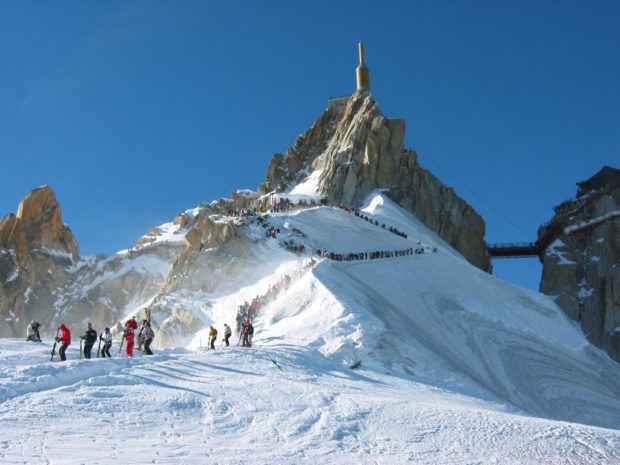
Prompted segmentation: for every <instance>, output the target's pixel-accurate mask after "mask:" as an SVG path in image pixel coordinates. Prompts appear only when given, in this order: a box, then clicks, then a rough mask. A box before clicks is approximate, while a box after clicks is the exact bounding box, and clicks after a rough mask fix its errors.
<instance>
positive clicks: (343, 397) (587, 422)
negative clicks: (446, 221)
mask: <svg viewBox="0 0 620 465" xmlns="http://www.w3.org/2000/svg"><path fill="white" fill-rule="evenodd" d="M365 213H366V214H368V215H370V216H371V217H372V218H373V219H377V220H378V221H379V223H380V224H381V223H385V224H386V227H389V226H393V227H395V228H397V229H398V230H399V231H402V232H405V233H406V234H407V236H408V237H407V238H404V237H401V236H399V235H396V234H392V233H390V232H389V231H387V230H386V229H383V228H382V227H381V226H376V225H375V224H372V223H370V222H369V221H365V220H363V219H361V218H358V217H356V216H355V215H354V214H352V213H349V212H345V211H343V210H339V209H333V208H326V207H321V208H313V209H309V210H305V211H301V212H297V213H290V214H286V213H280V214H274V215H269V217H268V221H269V223H270V224H272V225H274V226H278V227H279V228H280V230H281V234H280V236H279V239H265V238H264V237H263V236H261V232H262V231H261V229H260V228H258V227H257V226H250V227H248V229H247V231H245V234H247V235H248V237H250V238H251V239H252V240H253V241H255V243H256V251H257V252H256V253H257V255H258V256H260V257H261V259H262V260H264V270H265V271H264V272H262V273H259V274H257V275H256V281H255V282H254V283H251V284H249V285H248V283H247V282H244V284H243V286H241V287H239V288H237V289H236V290H234V291H233V292H230V293H227V294H226V295H219V294H218V295H207V294H204V295H203V294H193V296H194V299H195V300H197V299H198V298H200V299H203V301H205V302H208V305H202V304H201V303H200V302H198V301H194V302H191V299H192V294H188V296H185V297H183V299H185V301H184V302H183V305H185V306H187V307H189V308H190V309H191V310H192V311H194V310H195V311H196V312H199V313H200V314H201V318H210V319H211V320H212V321H213V323H214V324H215V325H216V327H217V328H218V329H220V333H222V332H223V331H222V329H223V328H222V326H223V323H224V322H228V323H229V324H231V325H232V323H233V321H234V309H235V308H236V306H237V305H239V304H241V303H243V301H245V300H251V299H252V298H253V297H254V296H256V295H261V294H263V293H264V292H265V291H266V289H267V288H268V287H269V285H270V284H273V283H274V282H276V281H277V280H278V279H280V277H281V275H282V274H284V273H286V274H289V275H292V276H294V278H295V279H294V280H293V283H292V285H291V287H290V289H288V290H287V291H286V292H283V293H281V294H280V295H279V297H278V298H277V299H276V300H275V301H274V302H273V303H271V304H270V305H268V306H267V307H266V308H264V309H263V310H262V311H261V314H260V315H259V318H258V320H257V322H256V329H257V331H256V336H255V346H254V347H253V348H252V349H244V348H240V347H236V339H237V337H236V336H233V346H232V347H230V348H221V346H219V345H218V349H217V350H215V351H206V350H204V348H202V347H201V346H202V345H203V344H206V335H205V334H204V333H199V334H197V335H196V336H195V337H194V340H193V341H192V342H191V343H190V344H189V345H188V347H187V348H177V349H165V350H157V348H156V355H155V356H154V357H151V358H148V357H136V358H134V359H126V358H124V357H120V356H119V355H118V352H117V347H115V348H113V354H114V356H115V358H114V359H112V360H103V359H95V360H88V361H87V360H79V359H78V354H77V350H75V347H76V346H77V342H74V346H72V349H71V350H70V353H69V361H67V362H65V363H55V362H53V363H50V362H49V361H48V360H49V350H50V346H49V345H43V346H41V345H33V344H28V343H25V342H22V341H17V340H11V339H3V340H2V339H0V463H2V464H4V463H53V464H74V463H88V464H108V463H119V464H131V463H136V464H144V463H163V464H203V463H209V464H242V463H243V464H247V463H252V464H331V463H347V464H348V463H351V464H353V463H356V464H357V463H363V464H366V463H368V464H371V463H372V464H380V463H385V464H395V463H416V464H418V463H422V464H472V463H480V464H533V463H536V464H615V463H620V429H619V428H620V367H619V366H618V365H617V364H615V363H614V362H613V361H611V360H610V359H609V358H608V357H607V356H606V355H605V354H604V353H603V352H601V351H599V350H598V349H596V348H594V347H592V346H591V345H590V344H589V343H588V342H587V340H586V339H585V337H584V335H583V334H582V333H581V331H580V330H579V329H578V328H577V327H576V326H575V325H574V324H573V323H572V322H571V321H569V320H568V319H567V318H566V317H565V316H564V314H563V313H562V312H561V311H560V310H559V309H558V308H557V307H556V306H555V304H553V303H552V302H551V301H550V299H548V298H546V297H544V296H542V295H541V294H537V293H534V292H530V291H526V290H524V289H520V288H517V287H514V286H511V285H509V284H507V283H505V282H502V281H499V280H497V279H495V278H494V277H493V276H490V275H488V274H486V273H483V272H481V271H479V270H477V269H476V268H474V267H472V266H471V265H469V264H468V263H467V262H466V261H465V260H464V259H463V258H462V257H460V256H459V255H458V253H456V252H455V251H453V250H452V249H451V248H450V247H449V246H447V245H446V244H445V243H443V241H441V240H440V239H439V238H437V236H436V235H435V234H433V233H431V232H430V231H428V230H427V229H426V228H425V227H424V225H422V224H421V223H420V222H419V221H417V220H416V219H415V218H414V217H413V216H411V215H409V214H407V213H406V212H404V211H403V210H401V209H400V208H398V207H397V206H395V205H394V204H392V203H391V202H390V201H389V200H388V199H386V198H385V197H383V196H381V195H380V194H377V195H375V196H374V197H372V198H371V199H369V202H368V207H367V209H365ZM291 238H294V239H295V240H296V241H298V242H303V243H304V244H305V245H306V247H307V249H308V250H309V251H310V252H314V251H316V250H318V249H319V248H326V249H327V250H329V251H334V252H338V253H359V252H373V251H377V250H386V251H390V250H405V249H407V248H418V249H419V248H423V249H424V251H425V253H424V254H412V255H404V256H397V257H390V258H379V259H374V260H360V261H347V262H337V261H332V260H328V259H322V260H320V261H319V262H318V263H317V264H316V265H315V266H314V267H313V268H311V269H310V270H309V271H306V272H303V271H301V270H303V267H304V265H305V264H306V263H307V261H308V259H309V255H306V256H298V255H295V254H293V253H289V252H286V251H284V250H283V249H282V247H281V245H282V241H284V240H290V239H291ZM435 249H436V250H437V252H434V250H435ZM179 298H181V297H179ZM355 362H361V367H360V368H359V369H357V370H351V369H350V368H349V366H350V365H351V364H353V363H355Z"/></svg>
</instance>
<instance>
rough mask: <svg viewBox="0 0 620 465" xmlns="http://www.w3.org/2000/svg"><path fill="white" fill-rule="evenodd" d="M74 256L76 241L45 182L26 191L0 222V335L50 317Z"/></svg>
mask: <svg viewBox="0 0 620 465" xmlns="http://www.w3.org/2000/svg"><path fill="white" fill-rule="evenodd" d="M78 258H79V246H78V244H77V242H76V240H75V238H74V237H73V234H72V233H71V230H70V229H69V227H68V226H66V225H65V224H63V222H62V212H61V209H60V205H59V204H58V201H57V200H56V196H55V195H54V192H53V191H52V189H50V187H49V186H43V187H39V188H37V189H34V190H33V191H31V192H30V193H29V194H28V195H27V196H26V197H25V198H24V199H23V200H22V201H21V202H20V204H19V208H18V210H17V215H13V214H8V215H6V216H5V217H4V218H3V219H2V221H0V318H2V321H3V322H4V323H5V324H2V325H0V336H2V337H6V336H13V335H16V334H20V335H21V334H23V332H24V329H23V328H22V326H24V327H25V324H26V323H27V322H29V321H30V320H31V319H33V318H35V317H36V318H40V315H42V314H43V315H47V316H48V317H50V316H51V313H53V312H52V306H53V304H54V302H55V300H56V296H57V290H58V289H59V288H62V287H63V286H64V285H65V284H66V283H67V281H68V279H69V277H68V272H67V271H66V270H67V268H68V267H70V266H71V265H72V264H73V262H74V261H76V260H77V259H78Z"/></svg>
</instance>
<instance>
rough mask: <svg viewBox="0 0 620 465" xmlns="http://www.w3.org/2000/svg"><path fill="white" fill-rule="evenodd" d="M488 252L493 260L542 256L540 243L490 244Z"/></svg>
mask: <svg viewBox="0 0 620 465" xmlns="http://www.w3.org/2000/svg"><path fill="white" fill-rule="evenodd" d="M487 250H488V251H489V254H490V255H491V257H493V258H525V257H537V256H539V255H540V251H541V250H540V244H539V243H538V242H513V243H507V244H488V245H487Z"/></svg>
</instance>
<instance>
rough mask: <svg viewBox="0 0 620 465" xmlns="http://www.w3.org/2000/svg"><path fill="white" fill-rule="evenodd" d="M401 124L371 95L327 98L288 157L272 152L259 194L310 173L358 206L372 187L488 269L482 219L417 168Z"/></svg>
mask: <svg viewBox="0 0 620 465" xmlns="http://www.w3.org/2000/svg"><path fill="white" fill-rule="evenodd" d="M404 135H405V121H404V120H402V119H390V118H386V117H385V116H383V114H382V113H381V111H380V110H379V105H378V104H377V102H376V101H375V100H374V98H373V96H372V94H371V93H370V92H369V91H368V90H366V89H360V90H358V91H357V92H355V93H354V94H353V95H351V96H350V97H345V98H340V99H333V100H331V101H330V103H329V107H328V108H327V110H326V111H325V112H324V113H323V114H322V115H321V116H320V117H319V119H318V120H317V121H316V122H315V123H314V125H313V126H312V127H311V128H310V129H309V130H308V131H306V133H305V134H303V135H302V136H300V137H299V138H298V139H297V141H296V142H295V145H293V147H291V148H289V149H288V151H287V152H286V154H275V155H274V156H273V158H272V160H271V163H270V164H269V167H268V169H267V176H266V179H265V182H264V183H263V184H262V185H261V186H260V187H259V194H260V195H266V194H268V193H270V192H274V193H280V192H287V191H289V190H290V189H291V188H292V187H293V186H295V185H296V184H298V183H300V182H301V181H302V180H303V179H304V178H306V177H307V176H308V175H309V174H310V173H312V172H315V171H316V172H320V176H319V177H318V191H319V192H320V193H321V194H323V195H324V196H325V198H326V199H327V200H328V201H329V202H330V203H331V204H342V205H347V206H354V207H359V206H361V204H362V202H363V200H364V199H365V198H366V197H367V196H368V194H370V193H371V192H372V191H373V190H376V189H383V190H384V192H385V193H386V195H387V196H388V197H390V198H391V199H392V200H394V201H395V202H396V203H398V204H399V205H400V206H401V207H403V208H405V209H406V210H408V211H410V212H412V213H413V214H414V215H416V217H418V219H420V220H421V221H422V222H424V223H425V224H426V226H427V227H429V228H430V229H432V230H433V231H435V232H436V233H437V234H438V235H439V236H440V237H441V238H442V239H444V240H445V241H446V242H448V243H449V244H450V245H452V246H453V247H454V248H455V249H457V250H458V251H459V252H461V254H463V256H464V257H465V258H467V259H468V260H469V261H470V262H471V263H472V264H474V265H475V266H477V267H478V268H481V269H482V270H485V271H490V270H491V257H490V255H489V253H488V250H487V246H486V243H485V241H484V234H485V223H484V220H483V219H482V217H481V216H480V215H479V214H478V213H477V212H476V211H475V210H474V209H473V208H472V207H470V206H469V205H468V204H467V203H466V202H465V201H464V200H463V199H461V198H460V197H459V196H458V195H457V194H456V193H455V192H454V190H453V189H452V188H451V187H448V186H446V185H444V184H442V183H441V181H439V179H437V178H436V177H435V176H434V175H433V174H432V173H431V172H430V171H427V170H425V169H423V168H421V167H420V165H419V164H418V161H417V154H416V152H414V151H413V150H408V149H405V148H404Z"/></svg>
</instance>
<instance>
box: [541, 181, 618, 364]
mask: <svg viewBox="0 0 620 465" xmlns="http://www.w3.org/2000/svg"><path fill="white" fill-rule="evenodd" d="M555 211H556V215H555V216H554V218H553V219H552V220H551V222H550V223H549V224H547V225H545V226H544V227H543V228H541V230H540V231H539V237H545V236H548V235H549V234H552V236H553V238H554V240H553V242H551V244H550V245H549V246H548V247H547V249H546V251H545V252H544V254H543V255H542V257H541V261H542V264H543V275H542V280H541V284H540V290H541V292H543V293H545V294H548V295H551V296H554V297H555V301H556V302H557V304H558V305H559V306H560V307H561V308H562V309H563V310H564V311H565V312H566V313H567V315H568V316H570V317H571V318H572V319H574V320H576V321H578V322H579V324H580V325H581V327H582V329H583V331H584V333H585V334H586V336H587V337H588V339H589V340H590V341H591V342H592V343H593V344H594V345H596V346H598V347H601V348H602V349H604V350H605V351H606V352H607V353H608V354H609V355H610V356H611V357H612V358H613V359H614V360H616V361H618V362H620V189H613V190H599V191H593V192H589V193H587V194H586V195H584V196H581V197H578V198H577V199H574V200H570V201H567V202H564V203H563V204H562V205H560V206H558V207H556V209H555Z"/></svg>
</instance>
